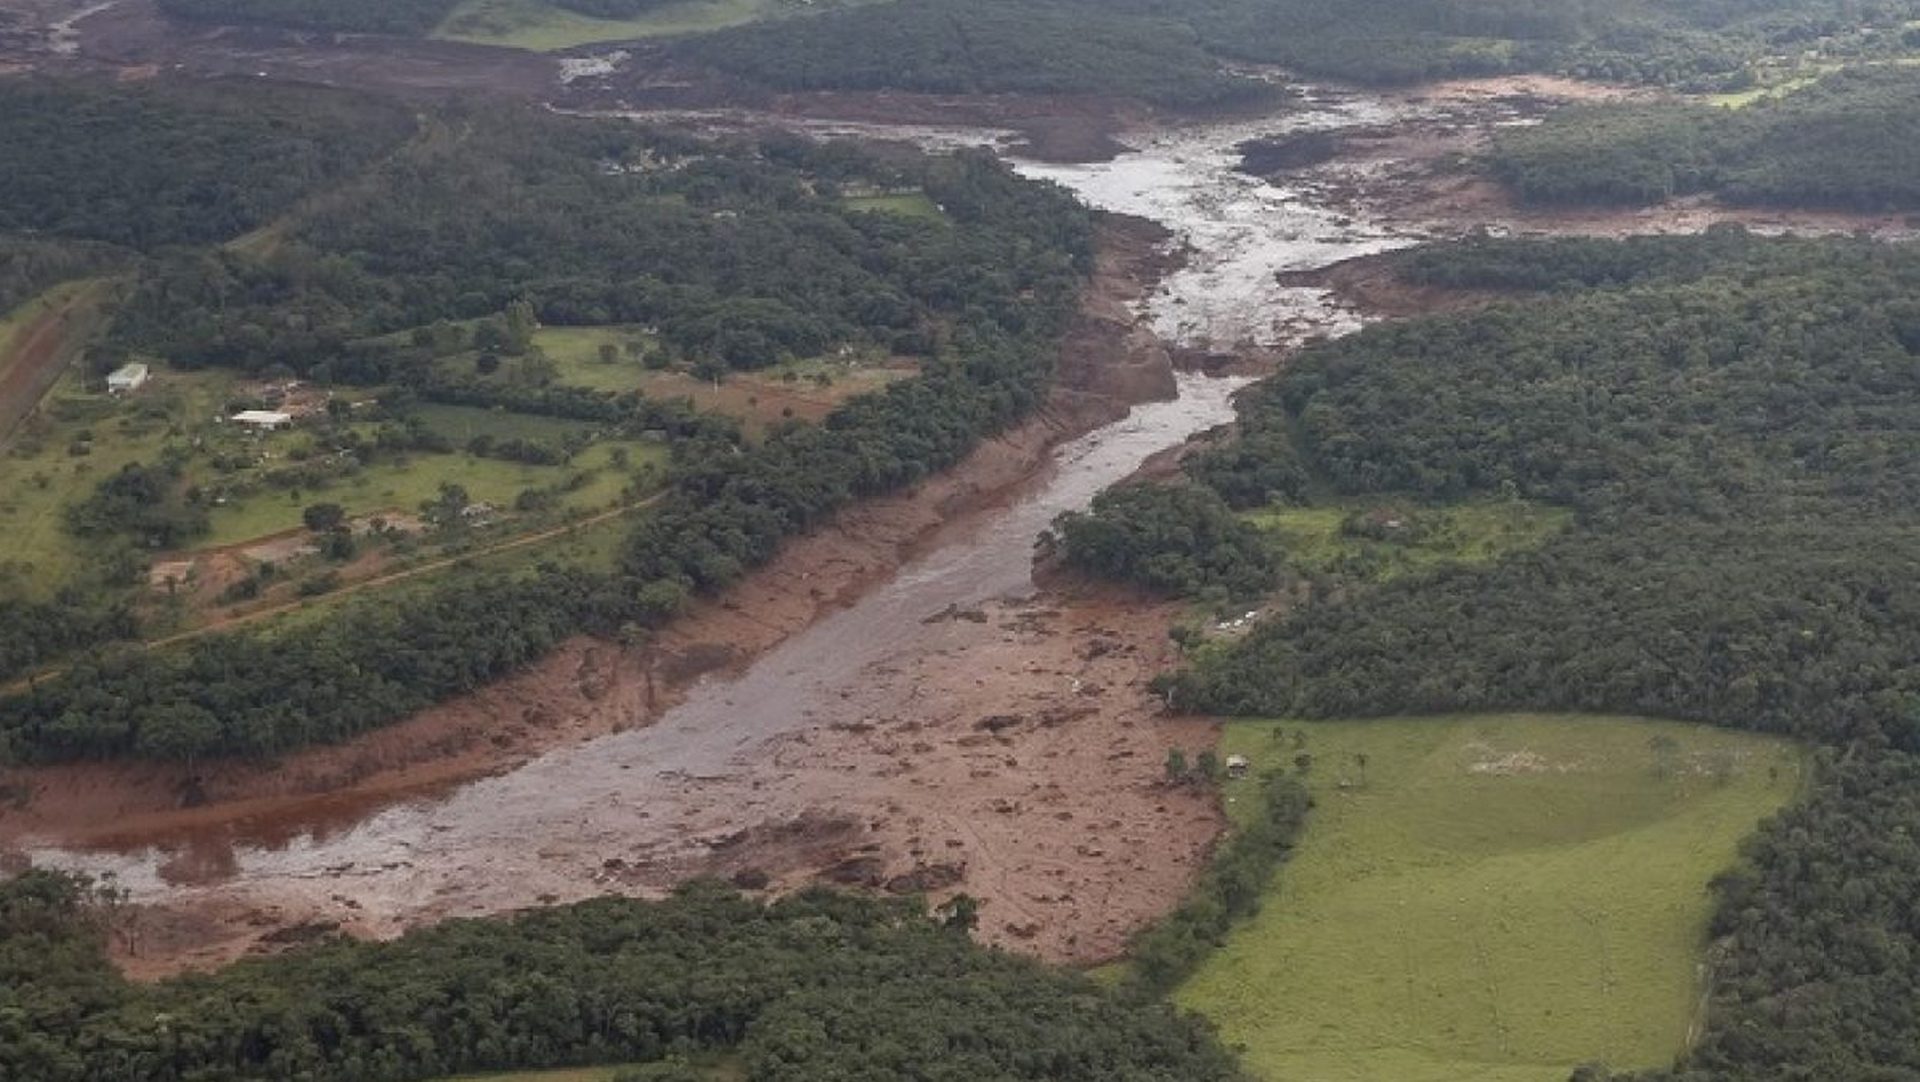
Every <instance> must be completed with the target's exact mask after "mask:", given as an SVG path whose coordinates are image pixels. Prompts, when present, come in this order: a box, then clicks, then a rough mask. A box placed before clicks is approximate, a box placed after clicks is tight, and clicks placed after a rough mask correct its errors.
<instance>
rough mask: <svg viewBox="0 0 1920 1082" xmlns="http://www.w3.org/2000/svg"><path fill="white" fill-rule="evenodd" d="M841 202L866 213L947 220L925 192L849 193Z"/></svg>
mask: <svg viewBox="0 0 1920 1082" xmlns="http://www.w3.org/2000/svg"><path fill="white" fill-rule="evenodd" d="M841 202H843V203H845V204H846V207H847V209H848V210H857V211H863V212H867V213H878V214H898V215H900V216H901V217H903V218H924V219H926V220H928V221H933V222H944V221H946V220H947V216H946V213H945V212H944V211H942V210H941V209H940V208H939V207H938V206H937V205H935V203H934V201H933V200H932V199H930V198H928V197H927V194H926V193H925V192H896V193H893V194H890V195H850V196H847V197H846V198H845V199H843V200H841Z"/></svg>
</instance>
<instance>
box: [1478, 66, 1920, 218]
mask: <svg viewBox="0 0 1920 1082" xmlns="http://www.w3.org/2000/svg"><path fill="white" fill-rule="evenodd" d="M1916 147H1920V70H1916V69H1914V68H1911V67H1906V66H1892V67H1885V68H1860V69H1854V70H1850V71H1845V72H1841V73H1839V74H1836V75H1831V76H1828V77H1827V78H1825V79H1822V80H1821V81H1820V82H1819V83H1817V84H1815V85H1814V86H1812V87H1809V88H1806V89H1803V90H1797V91H1794V92H1792V93H1789V94H1786V95H1784V96H1782V97H1778V98H1762V99H1760V100H1759V101H1756V102H1754V103H1753V104H1751V105H1747V106H1744V107H1742V108H1738V109H1728V108H1722V107H1717V106H1713V105H1703V104H1690V103H1681V102H1670V103H1648V104H1624V105H1623V104H1614V105H1589V106H1582V107H1578V108H1572V109H1567V110H1563V111H1561V112H1558V113H1555V114H1554V115H1553V116H1551V117H1549V118H1548V119H1547V120H1546V122H1545V123H1543V124H1541V125H1539V126H1538V127H1534V128H1524V129H1518V130H1515V131H1511V132H1508V133H1506V134H1505V135H1503V136H1502V137H1501V138H1500V139H1499V141H1498V142H1497V143H1496V145H1495V147H1494V150H1493V153H1492V155H1491V157H1490V160H1489V165H1490V167H1491V169H1492V170H1493V173H1494V175H1495V176H1497V177H1499V178H1500V180H1501V181H1502V182H1503V183H1505V184H1507V185H1508V186H1509V187H1510V188H1512V189H1513V191H1514V192H1515V193H1516V194H1518V195H1519V196H1520V197H1521V198H1522V199H1525V200H1527V201H1529V202H1535V203H1553V204H1585V203H1601V204H1636V203H1657V202H1661V201H1663V200H1666V199H1670V198H1672V197H1674V196H1679V195H1692V194H1696V193H1701V192H1707V193H1712V194H1713V195H1716V196H1718V197H1719V198H1720V199H1721V200H1723V201H1725V202H1728V203H1736V204H1774V205H1783V206H1816V207H1837V208H1841V209H1849V210H1866V211H1876V210H1903V209H1912V208H1914V207H1920V181H1917V180H1916V179H1915V178H1916V177H1917V176H1920V151H1916V149H1915V148H1916Z"/></svg>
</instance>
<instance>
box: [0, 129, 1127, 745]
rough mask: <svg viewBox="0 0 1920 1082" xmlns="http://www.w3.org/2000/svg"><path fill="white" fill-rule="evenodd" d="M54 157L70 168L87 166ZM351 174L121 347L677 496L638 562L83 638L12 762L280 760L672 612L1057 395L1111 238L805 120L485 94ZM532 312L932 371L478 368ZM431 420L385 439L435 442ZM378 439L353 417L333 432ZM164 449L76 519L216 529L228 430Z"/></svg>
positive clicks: (10, 721)
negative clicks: (713, 382)
mask: <svg viewBox="0 0 1920 1082" xmlns="http://www.w3.org/2000/svg"><path fill="white" fill-rule="evenodd" d="M138 138H144V136H141V137H138ZM135 141H136V142H137V139H136V140H135ZM113 146H114V143H113V141H112V140H109V139H103V140H102V141H101V142H100V144H99V147H98V152H99V153H102V154H110V153H112V148H113ZM30 164H31V166H32V168H35V169H39V170H43V171H46V172H48V173H49V174H51V173H52V172H53V171H54V170H56V169H59V168H66V167H68V166H69V165H70V164H71V163H70V162H69V160H68V159H66V158H63V157H61V156H59V155H49V156H47V158H46V159H45V160H44V162H42V161H35V162H33V163H30ZM854 183H862V184H876V183H878V184H885V185H902V184H909V185H913V186H916V187H918V188H920V189H921V190H922V191H924V192H925V194H926V196H927V197H928V199H929V200H930V202H932V203H934V204H937V205H938V207H939V208H941V210H940V212H939V213H938V214H937V215H935V216H932V217H913V216H906V215H895V214H875V213H864V212H861V211H858V210H855V209H851V208H850V207H849V206H848V205H847V203H846V202H845V201H844V200H843V199H841V197H840V194H839V193H840V187H841V185H843V184H854ZM352 185H353V187H352V189H351V191H352V196H353V198H351V199H331V200H330V199H318V200H314V201H313V202H312V203H311V204H310V205H307V206H305V207H303V208H302V210H301V211H300V212H299V213H296V214H294V215H292V216H291V217H290V218H288V219H285V220H283V221H280V222H278V223H276V228H275V230H274V235H273V237H272V242H271V243H265V244H259V245H245V246H230V247H224V248H219V249H198V250H194V249H169V250H167V251H165V252H162V253H159V254H157V255H156V256H155V257H154V258H153V259H151V260H150V261H148V262H147V263H145V264H144V265H143V266H142V267H141V268H140V270H139V273H138V275H137V277H136V279H135V281H134V284H133V285H132V286H131V288H130V289H129V291H128V293H127V296H126V298H125V300H124V302H123V303H122V304H121V305H120V306H119V307H118V309H117V311H116V313H115V316H114V323H113V327H112V330H111V331H110V334H109V341H108V346H109V348H108V350H107V357H108V363H112V360H113V359H114V358H116V357H122V356H149V355H150V356H158V357H163V358H165V359H166V360H167V361H169V362H170V363H172V364H173V365H175V366H179V367H185V368H192V367H198V366H208V367H214V368H232V369H237V370H240V371H244V372H249V373H259V372H263V371H268V370H277V371H283V372H284V371H291V372H293V373H296V374H298V375H300V376H303V377H305V378H308V379H311V380H313V381H315V382H316V383H320V384H322V385H333V386H336V387H367V388H373V389H378V390H379V391H380V392H381V393H382V394H386V395H390V396H393V397H395V398H397V399H399V400H406V399H408V398H413V399H416V400H419V399H424V400H426V401H430V402H447V403H457V404H459V405H462V406H481V407H486V408H489V409H502V410H513V411H516V412H520V413H524V414H528V415H534V416H555V417H562V418H571V419H577V420H583V421H591V422H593V423H595V424H598V425H604V426H609V427H611V428H612V429H614V430H616V431H620V432H624V433H627V434H629V435H633V436H639V435H643V434H644V435H647V436H648V438H651V439H659V440H665V441H666V442H667V444H668V447H669V453H670V455H671V461H670V463H669V465H668V470H667V477H666V481H665V484H666V489H665V491H664V492H663V493H662V494H661V495H660V496H659V498H658V500H657V502H656V503H655V504H654V506H653V507H652V509H650V510H649V511H648V513H647V514H645V515H644V516H640V517H639V521H638V525H637V526H636V528H635V531H634V533H633V536H632V538H631V540H630V542H629V543H628V544H627V545H626V546H625V553H624V556H623V558H622V561H621V563H622V568H621V570H620V571H618V572H617V573H607V572H604V571H592V572H588V571H583V570H580V569H576V568H570V567H558V566H543V567H540V568H537V569H534V570H530V571H528V572H527V573H525V574H522V575H517V576H511V577H504V578H501V579H497V580H492V581H477V582H476V581H464V582H453V583H448V584H446V585H445V586H444V588H436V589H434V590H433V591H430V592H428V593H427V594H426V595H425V596H421V595H420V594H419V593H418V592H417V591H416V592H414V593H413V594H412V595H411V596H409V597H408V598H406V599H405V600H404V602H401V601H390V600H384V599H382V598H380V597H378V596H377V595H374V596H368V597H365V598H358V599H355V600H353V601H351V602H348V603H345V604H343V605H341V606H340V607H339V609H338V610H337V611H335V612H332V613H330V614H329V615H328V617H327V618H325V619H321V620H315V621H306V622H303V623H301V624H300V625H299V626H297V627H295V628H291V629H288V630H286V631H285V632H284V633H274V634H252V633H231V634H219V635H210V636H206V637H203V638H200V639H198V640H195V641H194V642H193V643H192V644H190V645H188V646H184V647H182V648H178V649H173V650H165V651H158V652H153V653H141V652H119V653H112V652H105V653H101V654H99V655H97V656H87V657H81V658H78V659H76V660H75V661H74V663H73V664H72V665H71V666H70V667H69V668H68V670H67V671H66V672H65V673H64V674H62V675H60V676H59V677H57V678H54V679H50V680H45V681H42V682H40V683H39V684H38V685H37V686H35V687H33V688H32V689H31V690H29V691H26V692H24V693H20V694H16V695H13V696H12V697H10V698H8V699H6V700H5V701H0V755H4V757H6V758H9V759H13V760H27V761H47V760H53V759H67V758H75V757H115V756H126V755H137V756H148V757H162V758H176V759H178V758H184V759H193V758H196V757H202V756H209V755H222V754H272V753H275V752H279V751H284V750H287V749H290V748H294V747H299V746H302V745H306V744H310V743H314V742H317V741H330V740H338V739H342V738H345V737H347V736H350V735H352V734H354V733H357V732H362V731H365V730H366V729H368V728H370V727H373V726H377V725H381V724H385V723H387V722H389V721H392V720H395V719H397V718H400V717H403V716H405V715H407V714H408V713H411V712H413V711H415V710H418V709H420V708H421V707H423V706H425V705H428V704H430V703H432V702H435V701H438V700H439V699H441V698H444V697H446V696H449V695H453V694H457V693H459V692H462V691H466V690H471V689H472V688H475V687H478V686H480V685H481V684H484V683H485V682H487V681H488V680H491V679H495V678H497V677H499V676H501V675H504V674H505V673H507V672H510V671H512V670H514V669H516V668H518V667H519V666H522V665H525V664H527V663H528V662H530V661H532V660H535V659H537V658H538V657H540V656H542V655H543V654H544V653H545V652H547V651H548V650H550V649H551V648H552V647H553V646H554V645H555V644H557V643H558V642H559V641H560V640H561V639H563V638H565V637H566V636H568V635H570V634H573V633H576V632H581V631H593V632H599V633H603V634H614V633H616V632H617V631H619V630H620V629H621V628H622V627H624V626H628V625H638V626H648V625H655V624H658V623H660V622H662V621H664V620H666V619H668V618H669V617H671V616H672V615H673V614H674V613H675V612H676V611H677V610H678V608H679V607H680V606H681V605H682V604H683V603H684V602H685V600H686V599H687V598H688V597H689V596H690V595H691V594H692V593H693V592H694V591H697V590H703V589H712V588H718V587H721V586H724V585H726V584H727V583H729V582H731V581H732V580H733V579H735V578H736V577H738V576H739V575H740V574H741V573H742V572H743V571H744V570H745V569H746V568H749V567H752V566H754V565H755V564H757V563H759V562H761V561H763V560H765V559H766V558H767V557H768V556H770V555H771V554H772V553H773V552H774V551H775V549H776V548H777V547H778V545H779V544H780V542H781V540H782V539H784V538H786V537H788V536H790V535H792V534H794V533H797V532H799V531H802V530H804V529H806V528H808V527H809V526H811V525H813V524H815V523H818V522H819V521H821V519H822V518H823V517H825V516H826V515H828V514H831V513H832V512H833V511H835V510H837V509H838V508H840V507H842V506H845V505H846V504H847V503H848V502H850V501H852V500H854V499H857V498H862V497H866V496H872V495H876V494H879V493H883V492H888V491H892V490H894V489H896V488H898V487H899V486H901V485H904V484H908V483H910V482H912V481H915V480H917V479H920V478H923V477H926V476H928V475H929V474H931V473H933V472H935V471H937V470H939V469H941V468H943V467H945V466H947V465H950V464H952V463H953V462H955V461H957V460H958V459H959V458H960V457H961V456H962V455H963V454H965V453H966V451H967V450H969V449H970V448H971V447H972V446H973V445H974V443H975V442H976V441H978V440H979V439H980V438H982V437H983V436H986V435H988V434H991V433H993V432H995V431H998V430H999V429H1001V428H1003V427H1005V426H1006V425H1008V424H1010V423H1012V422H1013V421H1014V420H1016V419H1018V418H1019V417H1021V416H1023V415H1024V414H1025V413H1026V412H1028V411H1029V410H1031V409H1033V408H1034V407H1035V406H1036V405H1037V404H1038V403H1039V402H1040V400H1041V398H1042V396H1043V394H1044V392H1045V388H1046V384H1047V381H1048V379H1049V376H1050V373H1051V363H1052V355H1053V350H1054V348H1055V341H1056V338H1057V335H1058V333H1059V332H1060V330H1061V329H1062V327H1063V324H1064V320H1065V318H1066V316H1067V314H1068V313H1069V312H1070V311H1071V310H1072V308H1073V307H1074V304H1075V301H1076V298H1077V295H1078V289H1079V285H1080V282H1081V281H1082V278H1083V275H1084V273H1085V271H1086V269H1087V267H1088V266H1089V263H1090V259H1091V241H1090V233H1091V231H1090V219H1089V216H1088V212H1086V211H1085V210H1084V209H1082V208H1080V207H1079V206H1078V205H1077V204H1075V203H1074V202H1073V201H1072V200H1071V199H1069V198H1068V197H1067V196H1066V195H1065V194H1063V193H1061V192H1059V191H1057V190H1055V189H1052V188H1050V187H1048V186H1044V185H1039V184H1034V183H1029V182H1025V181H1022V180H1019V179H1018V178H1016V177H1014V176H1013V175H1012V174H1011V173H1010V172H1009V171H1008V170H1006V169H1005V168H1004V167H1003V166H1001V165H1000V164H999V163H998V162H997V161H995V160H994V159H993V158H992V156H991V155H987V154H961V155H956V156H951V157H942V158H917V157H912V156H906V157H901V156H897V155H896V156H892V157H890V158H889V159H887V160H884V161H883V160H881V159H878V158H874V157H871V156H869V155H868V154H866V153H865V152H862V151H859V150H855V149H851V148H848V147H845V146H823V145H815V144H813V143H811V142H808V141H805V140H798V139H792V138H785V137H770V138H768V139H765V140H750V141H743V142H737V143H710V142H706V141H703V140H697V139H689V138H686V137H683V136H674V135H668V134H663V133H657V132H648V131H646V130H644V129H640V128H638V127H636V126H633V125H630V124H625V123H619V122H590V121H576V120H571V119H564V118H558V117H553V116H550V115H547V114H544V113H541V112H539V111H536V110H531V109H529V110H525V111H515V110H510V109H489V110H485V111H472V112H459V111H454V112H450V113H448V114H446V115H442V116H436V117H433V118H429V120H428V121H427V124H426V127H425V128H424V129H423V130H422V132H421V134H420V135H419V136H418V137H416V138H415V139H414V140H413V141H411V142H410V143H409V144H408V146H407V147H406V148H405V149H404V150H402V151H399V152H394V153H392V154H391V155H390V156H389V158H388V159H387V160H385V161H383V162H381V163H380V164H378V165H377V166H374V167H371V168H370V169H369V170H368V171H367V172H366V173H365V174H364V175H362V176H360V177H357V178H355V179H354V180H353V181H352ZM535 321H539V322H544V323H547V324H552V325H598V324H605V323H621V324H628V325H634V324H638V325H646V326H648V327H649V328H650V331H649V333H650V335H651V336H652V337H653V338H654V339H655V340H657V343H658V345H657V346H656V352H658V353H659V354H660V355H661V356H662V357H664V358H666V360H667V361H669V362H676V363H696V364H703V365H707V366H710V367H711V369H712V375H713V378H716V379H717V378H720V377H723V376H724V375H725V374H726V372H727V371H728V370H729V369H730V368H754V367H761V366H765V365H768V364H770V363H773V362H774V361H776V360H781V359H783V358H792V357H796V356H798V357H805V356H811V355H817V354H832V353H834V352H835V351H837V350H840V349H842V348H843V347H855V346H858V347H861V348H867V349H877V350H881V351H883V352H892V353H900V354H908V355H912V356H914V357H916V358H917V360H918V364H917V368H918V372H919V375H918V377H917V378H914V379H908V380H904V381H900V382H895V383H893V384H892V385H891V386H888V387H886V389H885V390H883V391H879V392H876V393H874V394H872V395H869V396H866V397H863V398H855V399H853V400H851V401H849V402H847V403H846V404H845V405H843V406H841V407H840V408H839V409H838V411H837V412H835V413H834V414H833V415H831V416H830V417H828V418H827V420H826V423H825V424H824V425H820V426H817V427H816V426H808V425H803V424H799V423H797V422H786V423H782V424H779V425H776V426H774V427H773V429H772V430H770V431H768V432H766V433H764V434H762V435H759V436H757V437H755V438H751V439H750V438H748V437H747V436H746V435H745V434H744V433H743V431H742V430H741V429H740V427H739V426H738V425H736V424H732V423H730V422H728V421H726V420H724V419H719V418H711V417H701V416H697V415H693V414H691V413H690V412H689V411H688V410H687V409H686V408H685V407H684V406H680V405H677V404H675V403H671V402H660V401H656V400H653V399H649V398H645V397H642V396H639V395H636V394H633V393H625V394H616V393H612V392H599V391H591V390H583V389H579V388H567V387H561V386H542V385H539V384H538V383H537V382H536V383H515V382H509V381H500V380H488V379H486V378H483V377H482V376H480V375H478V374H477V373H476V372H475V370H474V365H476V364H479V363H481V362H483V361H484V360H485V358H486V356H488V355H498V354H505V355H509V356H511V355H512V354H514V353H515V352H516V350H518V351H524V349H525V343H524V342H521V341H517V340H518V339H522V338H524V336H525V331H526V328H527V327H529V326H531V325H533V324H534V322H535ZM481 339H487V341H485V342H482V341H481ZM455 340H458V342H459V343H460V347H459V349H458V350H456V351H455V352H454V353H449V352H448V351H447V349H446V348H445V346H444V343H447V342H454V341H455ZM469 347H473V348H478V349H480V351H481V352H480V353H479V354H477V355H476V354H474V353H472V352H471V349H469ZM456 357H467V358H469V359H468V360H467V361H465V362H463V363H455V358H456ZM409 432H410V430H406V429H404V428H399V427H396V428H394V429H393V430H392V431H391V432H390V433H389V435H390V436H391V437H392V438H393V439H395V440H399V441H401V442H402V443H408V441H414V442H417V441H418V440H420V439H422V438H424V437H423V436H422V435H421V434H420V433H417V432H414V433H411V434H409ZM346 435H351V433H348V434H346ZM428 435H430V434H428ZM341 438H342V439H346V436H345V435H343V436H342V437H341ZM381 438H386V437H381ZM179 442H180V441H176V443H179ZM378 450H379V448H378V445H377V443H373V442H370V441H367V440H361V441H360V442H358V443H355V442H353V441H351V440H348V441H347V442H345V443H343V444H341V446H340V447H338V448H336V449H335V453H338V454H349V455H354V456H357V457H364V456H366V455H369V454H373V453H377V452H378ZM493 450H499V448H494V449H493ZM162 451H163V453H162V454H161V456H160V457H159V458H158V459H157V460H154V461H147V462H139V463H133V464H130V465H129V466H128V468H126V469H123V470H121V471H118V472H116V473H114V474H112V475H110V476H107V477H105V478H103V479H101V480H100V482H99V484H98V486H97V490H96V491H95V492H94V493H93V495H92V496H90V497H88V498H87V499H85V500H83V501H80V502H79V503H78V504H77V505H76V509H75V510H74V511H73V512H72V513H71V514H70V516H69V523H70V525H71V527H72V529H73V531H74V533H75V536H76V537H77V538H78V539H79V540H80V541H82V542H85V543H102V544H104V543H105V542H106V541H109V540H114V539H118V540H119V541H121V542H131V543H133V545H134V546H135V549H134V555H135V557H137V554H138V552H141V551H151V546H152V545H154V544H160V545H163V546H171V545H176V544H179V543H181V542H182V541H184V540H187V539H190V538H192V537H194V536H196V534H197V533H198V532H199V531H201V530H203V529H204V520H205V515H206V513H207V504H208V501H209V500H210V499H211V496H210V495H209V493H207V492H206V491H204V490H201V489H198V488H196V487H194V486H190V485H188V484H186V483H185V482H184V480H183V479H182V478H181V476H180V473H179V471H178V466H179V464H180V463H182V462H186V461H192V460H193V457H194V455H195V454H200V453H204V452H200V451H196V450H195V448H193V447H190V446H185V445H184V444H183V443H182V444H181V445H179V446H174V447H163V448H162ZM169 463H171V465H169ZM90 539H91V540H90ZM134 567H135V569H136V572H137V569H138V567H139V563H138V560H137V558H136V559H135V563H134ZM136 577H137V574H136ZM127 630H128V629H127V619H126V613H125V612H124V611H123V610H121V609H118V608H115V607H113V606H111V605H102V606H100V607H98V608H97V609H96V610H94V611H92V612H90V613H89V614H88V618H87V619H86V620H83V621H80V622H78V623H76V624H75V626H74V628H73V633H72V634H70V635H66V636H64V637H61V638H59V639H58V640H57V641H58V642H59V643H62V644H68V645H78V643H77V642H75V640H77V639H85V638H86V637H87V636H88V635H90V634H94V633H99V634H103V635H104V634H124V633H125V632H126V631H127ZM8 635H20V636H23V641H22V642H20V643H19V644H17V645H8V644H6V643H0V646H4V647H5V648H4V649H0V660H4V661H5V662H6V663H8V664H10V665H12V666H15V668H14V669H13V670H12V671H14V672H19V671H22V670H24V669H25V668H26V667H27V666H29V665H33V664H36V663H39V662H43V661H44V660H46V655H47V644H48V643H49V641H50V640H49V639H48V638H47V636H45V635H43V634H40V633H39V632H37V631H34V630H30V629H27V628H25V627H10V630H9V632H8Z"/></svg>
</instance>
